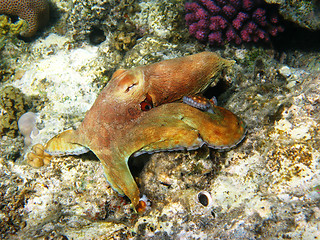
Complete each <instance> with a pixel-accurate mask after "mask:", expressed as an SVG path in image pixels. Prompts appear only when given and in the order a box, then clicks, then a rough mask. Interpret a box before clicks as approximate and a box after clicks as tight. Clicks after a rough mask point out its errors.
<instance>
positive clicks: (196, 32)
mask: <svg viewBox="0 0 320 240" xmlns="http://www.w3.org/2000/svg"><path fill="white" fill-rule="evenodd" d="M185 10H186V12H187V14H186V16H185V20H186V24H187V26H188V27H189V33H190V34H191V35H192V36H194V37H195V38H196V39H198V40H200V41H202V42H209V44H212V45H213V44H216V45H223V44H225V43H226V42H234V43H236V44H241V43H242V42H252V41H253V42H258V41H264V42H269V41H270V36H273V37H274V36H276V35H278V34H279V33H280V32H283V30H284V29H283V27H282V26H281V25H280V21H279V17H278V15H277V12H276V11H275V10H274V8H273V6H271V5H267V4H266V3H264V1H262V0H196V1H192V2H187V3H186V4H185Z"/></svg>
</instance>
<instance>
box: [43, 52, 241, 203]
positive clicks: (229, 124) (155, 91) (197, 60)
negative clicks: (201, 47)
mask: <svg viewBox="0 0 320 240" xmlns="http://www.w3.org/2000/svg"><path fill="white" fill-rule="evenodd" d="M233 63H234V62H233V61H231V60H226V59H223V58H221V57H219V56H218V55H217V54H215V53H212V52H202V53H198V54H194V55H191V56H186V57H181V58H176V59H170V60H165V61H161V62H158V63H155V64H150V65H146V66H139V67H135V68H132V69H119V70H117V71H116V72H115V73H114V74H113V76H112V78H111V80H110V81H109V83H108V84H107V86H106V87H105V88H104V89H103V90H102V91H101V93H100V95H99V96H98V97H97V99H96V101H95V103H94V104H93V106H92V107H91V109H90V110H89V111H88V112H87V114H86V116H85V118H84V120H83V122H82V123H81V125H80V126H79V128H78V129H76V130H67V131H64V132H62V133H60V134H58V135H57V136H55V137H53V138H52V139H51V140H49V141H48V142H47V144H46V146H45V153H47V154H50V155H53V156H63V155H78V154H82V153H85V152H88V151H92V152H93V153H94V154H95V155H96V156H97V157H98V158H99V159H100V161H101V163H102V165H103V167H104V173H105V177H106V179H107V181H108V182H109V184H110V185H111V187H112V188H113V189H114V190H115V191H117V192H118V193H119V194H121V195H126V196H127V197H128V198H129V199H130V200H131V204H132V206H133V208H134V209H135V208H137V207H138V206H139V196H140V192H139V188H138V186H137V184H136V182H135V181H134V178H133V177H132V175H131V172H130V170H129V167H128V159H129V157H130V156H132V155H138V154H141V153H152V152H157V151H164V150H176V149H177V150H179V149H196V148H199V147H201V146H203V145H207V146H209V147H211V148H214V149H228V148H232V147H234V146H236V145H237V144H238V143H239V142H241V141H242V139H243V138H244V135H245V131H246V130H245V124H244V122H243V121H242V120H240V119H239V118H238V117H237V116H236V115H234V114H233V113H232V112H230V111H228V110H226V109H224V108H222V107H219V106H216V104H215V102H214V101H212V100H208V99H205V98H202V97H193V96H196V95H197V94H200V93H201V92H203V91H204V90H205V89H206V88H207V87H208V86H210V85H211V84H212V82H213V81H214V78H216V77H217V76H218V75H219V74H220V73H221V72H222V70H223V69H225V68H228V67H230V66H232V65H233Z"/></svg>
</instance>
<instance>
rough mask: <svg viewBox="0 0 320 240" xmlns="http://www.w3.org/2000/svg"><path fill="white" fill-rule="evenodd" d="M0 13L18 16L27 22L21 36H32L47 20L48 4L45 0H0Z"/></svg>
mask: <svg viewBox="0 0 320 240" xmlns="http://www.w3.org/2000/svg"><path fill="white" fill-rule="evenodd" d="M0 14H6V15H13V16H18V17H19V18H21V19H23V20H25V21H26V22H27V23H28V28H27V30H26V31H24V32H22V33H20V34H21V36H23V37H32V36H34V34H35V33H36V32H37V30H38V29H39V28H40V27H44V26H45V25H46V24H47V23H48V21H49V4H48V2H47V0H1V1H0Z"/></svg>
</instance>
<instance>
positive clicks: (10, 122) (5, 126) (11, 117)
mask: <svg viewBox="0 0 320 240" xmlns="http://www.w3.org/2000/svg"><path fill="white" fill-rule="evenodd" d="M26 106H27V102H26V99H25V96H24V94H23V93H22V92H21V91H20V90H19V89H17V88H14V87H12V86H7V87H4V88H3V89H2V90H1V94H0V107H1V108H2V109H3V110H4V113H2V114H1V115H0V136H2V135H7V136H8V137H16V136H17V134H18V119H19V117H20V116H21V115H22V114H24V113H25V112H26Z"/></svg>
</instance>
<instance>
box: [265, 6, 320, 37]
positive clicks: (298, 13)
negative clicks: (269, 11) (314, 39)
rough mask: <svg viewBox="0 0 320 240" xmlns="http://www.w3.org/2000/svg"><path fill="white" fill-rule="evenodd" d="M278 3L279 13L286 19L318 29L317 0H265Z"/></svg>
mask: <svg viewBox="0 0 320 240" xmlns="http://www.w3.org/2000/svg"><path fill="white" fill-rule="evenodd" d="M265 1H266V2H267V3H274V4H277V5H279V13H280V14H281V15H282V17H283V18H284V19H286V20H288V21H292V22H294V23H296V24H298V25H299V26H301V27H303V28H307V29H310V30H313V31H316V30H320V3H319V1H318V0H301V1H296V0H265Z"/></svg>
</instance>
